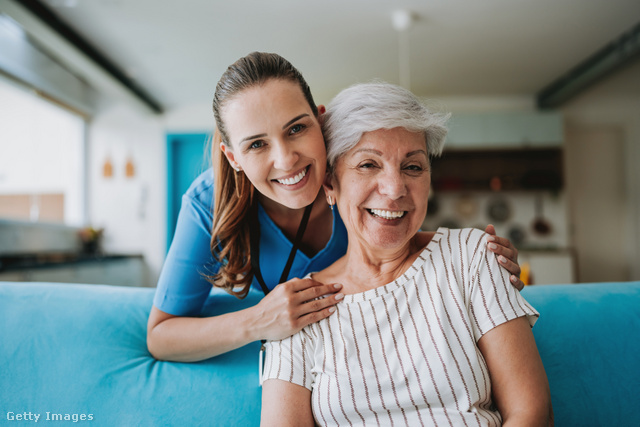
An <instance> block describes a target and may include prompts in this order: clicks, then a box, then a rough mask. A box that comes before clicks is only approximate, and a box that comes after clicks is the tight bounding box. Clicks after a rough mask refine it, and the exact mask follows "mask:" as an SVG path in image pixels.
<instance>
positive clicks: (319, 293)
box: [255, 278, 344, 340]
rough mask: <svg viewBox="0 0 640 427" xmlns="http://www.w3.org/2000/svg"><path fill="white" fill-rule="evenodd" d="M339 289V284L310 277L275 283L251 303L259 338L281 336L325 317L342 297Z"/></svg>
mask: <svg viewBox="0 0 640 427" xmlns="http://www.w3.org/2000/svg"><path fill="white" fill-rule="evenodd" d="M341 289H342V285H340V284H330V285H325V284H323V283H320V282H317V281H315V280H313V279H311V278H307V279H291V280H289V281H287V282H284V283H281V284H279V285H278V286H276V287H275V288H274V289H273V290H272V291H271V292H269V294H268V295H267V296H265V297H264V298H263V299H262V301H260V302H259V303H258V305H256V307H255V308H256V310H257V318H256V319H257V322H259V324H257V325H256V329H257V330H258V335H259V337H260V339H267V340H279V339H284V338H287V337H290V336H291V335H293V334H295V333H297V332H299V331H300V330H301V329H302V328H304V327H305V326H307V325H310V324H311V323H315V322H317V321H319V320H322V319H324V318H327V317H329V316H330V315H331V314H332V313H333V312H334V311H335V307H334V306H335V305H336V304H337V303H338V302H340V300H342V298H343V297H344V295H343V294H341V293H339V292H340V290H341ZM320 297H324V298H320Z"/></svg>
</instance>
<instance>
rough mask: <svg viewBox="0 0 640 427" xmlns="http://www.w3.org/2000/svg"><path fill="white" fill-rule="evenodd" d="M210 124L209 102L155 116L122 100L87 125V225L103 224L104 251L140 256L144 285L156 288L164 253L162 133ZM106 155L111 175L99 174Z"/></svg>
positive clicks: (204, 128)
mask: <svg viewBox="0 0 640 427" xmlns="http://www.w3.org/2000/svg"><path fill="white" fill-rule="evenodd" d="M213 123H214V120H213V112H212V111H211V105H208V104H198V105H190V106H186V107H184V108H180V109H174V110H171V111H168V112H167V113H165V114H164V115H161V116H158V115H152V114H150V113H146V112H143V111H142V110H141V109H139V108H137V107H134V106H127V105H126V104H123V103H118V104H117V105H116V104H113V105H107V106H105V108H104V109H103V111H101V112H100V114H98V115H97V116H96V117H95V118H94V120H93V121H92V122H91V123H89V132H88V163H89V168H88V176H89V187H90V190H89V192H88V193H89V194H88V200H89V218H90V224H91V225H93V226H95V227H104V228H105V240H104V249H105V251H107V252H111V253H135V254H142V255H144V258H145V261H146V263H147V265H148V268H149V271H148V277H147V281H146V283H145V284H146V285H147V286H155V284H156V282H157V279H158V276H159V274H160V270H161V268H162V263H163V262H164V257H165V255H166V247H167V238H166V237H167V236H166V233H167V198H166V196H167V194H166V193H167V152H166V134H167V133H168V132H209V131H211V129H213ZM129 156H130V157H131V158H132V159H133V161H134V163H135V166H136V175H135V177H133V178H127V177H125V173H124V171H125V164H126V161H127V158H128V157H129ZM107 158H109V159H110V160H111V163H112V164H113V168H114V175H113V177H111V178H105V177H103V176H102V168H103V165H104V162H105V160H106V159H107Z"/></svg>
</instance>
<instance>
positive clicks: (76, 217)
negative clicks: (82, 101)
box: [0, 76, 85, 225]
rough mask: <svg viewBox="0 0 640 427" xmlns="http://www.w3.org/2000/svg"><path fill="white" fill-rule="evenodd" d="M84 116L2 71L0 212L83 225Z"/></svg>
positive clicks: (39, 219)
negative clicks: (12, 79)
mask: <svg viewBox="0 0 640 427" xmlns="http://www.w3.org/2000/svg"><path fill="white" fill-rule="evenodd" d="M84 141H85V120H84V118H83V117H81V116H79V115H77V114H75V113H72V112H71V111H69V110H67V109H65V108H63V107H60V106H59V105H57V104H54V103H52V102H50V101H48V100H46V99H44V98H42V97H40V96H38V95H37V94H36V93H35V92H33V91H29V90H28V89H26V88H24V87H22V86H20V85H18V84H16V83H14V82H13V81H10V80H8V79H6V78H3V77H1V76H0V218H11V219H19V220H29V221H40V222H57V223H65V224H68V225H82V223H83V222H84V220H85V213H84V212H85V209H84V204H85V201H84V191H85V172H84V158H85V154H84V153H85V142H84Z"/></svg>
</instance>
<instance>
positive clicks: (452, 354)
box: [264, 228, 538, 426]
mask: <svg viewBox="0 0 640 427" xmlns="http://www.w3.org/2000/svg"><path fill="white" fill-rule="evenodd" d="M484 236H485V234H484V232H482V231H480V230H476V229H463V230H448V229H445V228H440V229H439V230H438V231H437V233H436V235H435V236H434V238H433V239H432V240H431V242H430V243H429V244H428V245H427V246H426V248H425V249H424V250H423V251H422V253H421V254H420V256H419V258H418V259H417V260H416V261H415V262H414V263H413V265H412V266H411V267H410V268H409V269H408V270H407V271H406V272H405V273H404V274H403V275H402V276H401V277H399V278H398V279H396V280H395V281H394V282H392V283H389V284H387V285H385V286H382V287H379V288H376V289H372V290H369V291H366V292H362V293H359V294H354V295H347V296H346V297H345V298H344V301H343V302H341V303H340V304H338V306H337V310H336V312H335V313H334V314H332V315H331V316H329V317H328V318H327V319H324V320H322V321H320V322H318V323H316V324H313V325H309V326H308V327H306V328H304V329H303V330H302V331H300V332H299V333H297V334H296V335H294V336H292V337H290V338H287V339H284V340H282V341H273V342H269V343H267V348H266V359H265V368H264V378H265V379H270V378H277V379H281V380H284V381H289V382H292V383H295V384H298V385H301V386H304V387H306V388H308V389H310V390H312V396H311V403H312V408H313V414H314V417H315V419H316V422H317V423H318V424H320V425H345V426H346V425H356V426H360V425H367V426H368V425H398V426H406V425H409V426H414V425H438V426H440V425H445V426H446V425H448V426H494V425H500V424H501V417H500V414H499V413H498V412H497V411H496V410H495V409H494V408H493V407H492V402H491V383H490V380H489V373H488V371H487V366H486V363H485V361H484V359H483V357H482V355H481V353H480V351H479V350H478V347H477V346H476V343H477V341H478V340H479V339H480V337H481V336H482V335H483V334H484V333H486V332H487V331H489V330H491V329H492V328H495V327H496V326H498V325H500V324H501V323H504V322H507V321H509V320H512V319H515V318H517V317H521V316H527V317H528V320H529V322H530V324H531V325H532V326H533V324H534V323H535V321H536V320H537V317H538V312H537V311H536V310H535V309H533V308H532V307H531V306H530V305H529V304H528V303H527V302H526V301H525V300H524V298H523V297H522V296H521V295H520V294H519V292H518V291H517V290H516V289H515V288H514V287H513V286H511V284H510V283H509V280H508V277H509V275H508V272H506V271H505V270H504V269H503V268H501V267H500V266H499V265H498V262H497V257H496V256H495V254H493V253H492V252H488V251H487V250H486V246H487V245H486V243H485V239H484Z"/></svg>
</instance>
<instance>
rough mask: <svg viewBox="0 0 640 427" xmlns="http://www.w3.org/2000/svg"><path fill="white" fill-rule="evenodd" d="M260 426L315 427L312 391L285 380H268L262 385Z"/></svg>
mask: <svg viewBox="0 0 640 427" xmlns="http://www.w3.org/2000/svg"><path fill="white" fill-rule="evenodd" d="M260 425H261V426H263V427H271V426H274V427H276V426H277V427H287V426H291V427H305V426H313V425H314V420H313V412H312V411H311V390H309V389H307V388H305V387H302V386H300V385H297V384H293V383H290V382H287V381H283V380H278V379H269V380H266V381H265V382H264V383H263V384H262V415H261V417H260Z"/></svg>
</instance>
